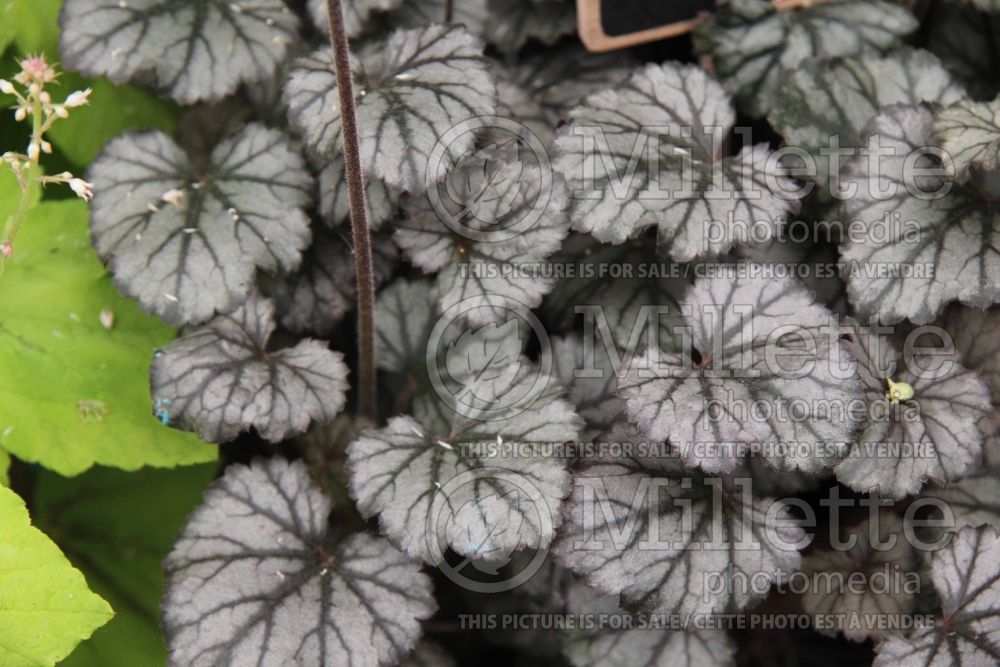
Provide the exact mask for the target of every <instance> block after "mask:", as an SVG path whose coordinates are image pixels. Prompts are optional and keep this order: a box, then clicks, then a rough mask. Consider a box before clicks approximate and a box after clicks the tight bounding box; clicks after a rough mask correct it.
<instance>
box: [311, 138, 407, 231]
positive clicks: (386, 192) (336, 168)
mask: <svg viewBox="0 0 1000 667" xmlns="http://www.w3.org/2000/svg"><path fill="white" fill-rule="evenodd" d="M318 180H319V213H320V217H321V218H322V219H323V222H325V223H327V224H328V225H339V224H341V223H343V222H344V221H345V220H349V219H350V215H351V208H350V202H349V201H348V198H347V179H346V178H345V176H344V156H343V155H335V156H333V157H332V158H329V160H328V161H327V162H326V166H325V167H323V169H322V171H320V172H319V179H318ZM365 201H366V202H367V203H368V225H369V226H370V227H371V228H372V229H378V228H379V227H381V226H382V223H384V222H385V221H387V220H390V219H392V217H393V216H395V215H396V211H397V209H398V203H399V194H398V193H397V192H396V191H394V190H392V189H391V188H388V187H386V185H385V183H383V182H382V181H381V180H380V179H378V178H371V177H369V178H367V179H365Z"/></svg>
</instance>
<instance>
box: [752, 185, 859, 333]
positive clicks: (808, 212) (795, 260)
mask: <svg viewBox="0 0 1000 667" xmlns="http://www.w3.org/2000/svg"><path fill="white" fill-rule="evenodd" d="M812 201H813V202H817V201H819V198H818V197H817V198H816V199H813V200H812ZM839 214H840V207H839V206H836V205H826V206H816V205H812V206H808V205H807V207H806V209H805V210H803V211H802V213H801V214H800V215H799V216H797V217H795V218H793V219H792V220H790V221H789V224H788V226H787V227H786V228H785V231H784V233H783V234H782V235H781V238H779V239H777V240H776V241H774V242H773V243H771V245H768V246H763V247H760V246H757V247H753V246H751V247H746V248H741V249H740V251H739V253H738V254H739V256H740V257H743V258H745V259H748V260H750V261H752V262H756V263H758V264H766V265H771V266H773V267H775V268H774V271H775V274H776V275H792V276H797V277H798V278H799V279H800V280H801V281H802V282H803V284H805V286H806V287H808V288H809V290H810V291H811V292H812V293H813V294H814V295H815V296H816V300H817V301H818V302H820V303H821V304H823V305H824V306H826V307H827V308H829V309H830V310H831V311H833V312H834V313H836V314H838V315H848V314H849V313H850V311H851V306H850V303H849V302H848V300H847V285H846V284H845V282H844V278H843V276H844V275H845V267H844V266H843V265H842V264H841V263H840V255H839V253H838V251H837V245H838V244H839V243H840V240H841V238H842V235H841V234H840V232H841V231H842V230H843V229H847V228H848V225H845V224H844V222H845V221H844V220H842V218H841V216H840V215H839Z"/></svg>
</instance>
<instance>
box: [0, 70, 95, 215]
mask: <svg viewBox="0 0 1000 667" xmlns="http://www.w3.org/2000/svg"><path fill="white" fill-rule="evenodd" d="M20 64H21V71H20V72H18V73H17V75H15V76H14V82H10V81H7V80H6V79H0V93H4V94H7V95H13V96H14V97H15V98H16V99H17V105H16V106H15V107H14V118H15V119H16V120H17V121H19V122H20V121H26V120H29V119H30V121H31V122H32V133H31V141H30V142H29V143H28V150H27V152H26V153H24V154H22V153H13V152H7V153H4V154H3V155H2V156H0V159H3V161H4V162H6V163H7V164H9V165H10V167H11V169H13V170H14V173H15V174H16V175H17V178H18V182H19V183H20V184H21V189H22V190H26V189H27V188H28V181H29V180H30V176H29V173H30V172H31V171H33V170H35V168H36V167H37V165H38V160H39V158H40V157H41V154H42V153H51V152H52V144H50V143H49V142H48V141H46V140H45V133H46V132H48V131H49V129H50V128H51V127H52V125H53V124H54V123H55V122H56V121H57V120H59V119H61V118H68V117H69V113H70V109H74V108H76V107H82V106H84V105H85V104H87V103H88V102H89V101H90V89H89V88H87V89H85V90H77V91H74V92H72V93H70V94H69V96H68V97H67V98H66V99H65V100H64V101H63V102H62V103H61V104H56V103H53V101H52V96H51V95H50V94H49V93H48V91H46V90H45V86H46V84H49V83H52V82H54V81H55V80H56V78H57V76H58V74H57V73H56V70H55V68H54V67H53V66H52V65H50V64H49V63H48V62H46V60H45V56H44V55H39V56H32V57H30V58H25V59H24V60H22V61H21V63H20ZM14 83H17V84H20V89H19V88H18V86H16V85H14ZM37 178H38V181H39V182H40V183H42V184H48V183H67V184H68V185H69V187H70V188H71V189H72V190H73V192H75V193H76V194H77V195H78V196H80V197H82V198H83V199H85V200H88V201H89V200H90V198H91V196H92V195H93V190H92V186H91V184H90V183H87V182H86V181H84V180H83V179H81V178H75V177H74V176H73V174H71V173H69V172H63V173H61V174H58V175H56V176H42V175H41V174H38V175H37Z"/></svg>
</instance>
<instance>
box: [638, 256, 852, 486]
mask: <svg viewBox="0 0 1000 667" xmlns="http://www.w3.org/2000/svg"><path fill="white" fill-rule="evenodd" d="M727 268H728V269H730V270H729V271H719V272H717V273H716V274H715V275H713V276H711V277H705V278H701V279H699V280H698V281H696V282H695V284H694V286H693V287H691V288H690V289H689V290H688V293H687V295H686V297H685V298H684V301H683V303H682V306H683V307H684V322H685V325H684V334H685V336H686V337H687V340H688V341H690V342H689V344H690V345H692V346H693V350H683V351H681V352H680V353H667V352H663V351H662V350H660V349H659V348H656V347H650V348H649V349H647V350H646V351H645V352H644V353H642V354H640V355H638V356H637V357H636V358H635V359H632V360H631V361H630V362H629V363H628V366H627V367H626V368H624V369H623V374H622V375H621V377H620V379H619V394H620V395H621V396H622V397H623V398H624V399H625V405H626V410H627V412H628V416H629V419H631V420H632V421H633V422H634V423H636V424H637V425H638V427H639V430H640V431H641V432H642V433H643V434H644V435H645V436H646V437H647V438H650V439H652V440H654V441H663V440H669V441H670V443H671V444H672V445H673V446H674V448H675V449H676V451H677V452H678V453H679V455H680V456H681V457H682V458H683V460H684V461H685V462H686V463H687V464H688V465H692V466H699V467H701V468H702V469H704V470H706V471H709V472H732V471H733V470H734V469H735V468H736V466H737V465H738V464H739V462H740V460H741V459H742V458H743V455H744V454H745V453H746V452H747V451H749V450H750V449H751V447H755V448H760V449H761V452H762V455H763V457H764V459H765V460H766V461H767V462H768V463H769V464H771V465H772V466H773V467H775V468H777V469H778V470H782V471H787V470H802V471H804V472H809V473H817V472H821V471H823V470H825V469H827V468H829V467H830V466H832V465H833V464H834V463H836V462H837V461H839V460H840V459H841V458H842V457H843V455H844V454H845V453H846V452H847V443H848V442H849V441H850V439H851V436H852V434H853V431H854V429H855V426H856V420H857V419H858V417H857V415H855V414H852V413H851V412H850V411H847V410H845V409H844V408H845V406H847V405H849V404H850V403H851V402H852V401H856V400H858V399H859V398H860V395H861V387H860V383H859V382H858V381H857V380H856V379H852V378H851V371H852V369H851V364H850V357H849V355H848V354H847V353H846V351H845V350H844V347H843V343H841V342H840V341H839V340H837V337H836V334H835V331H833V330H829V329H827V327H830V325H831V317H832V315H831V313H830V312H829V311H828V310H827V309H826V308H824V307H823V306H820V305H818V304H816V303H815V302H814V301H813V297H812V295H811V294H809V292H808V290H806V289H805V287H804V286H803V285H802V284H801V283H799V282H798V281H796V280H794V279H791V278H779V279H773V278H770V277H768V276H767V275H766V274H765V273H764V272H763V267H761V266H760V265H756V264H751V263H740V264H733V265H728V267H727V265H720V269H727ZM788 443H794V446H787V445H788Z"/></svg>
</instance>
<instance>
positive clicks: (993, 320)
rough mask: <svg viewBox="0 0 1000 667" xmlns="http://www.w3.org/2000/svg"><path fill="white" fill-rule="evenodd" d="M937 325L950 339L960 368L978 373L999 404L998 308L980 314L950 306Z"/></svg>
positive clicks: (954, 305) (962, 307)
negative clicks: (959, 362)
mask: <svg viewBox="0 0 1000 667" xmlns="http://www.w3.org/2000/svg"><path fill="white" fill-rule="evenodd" d="M938 324H939V325H940V326H941V327H942V328H943V329H944V330H945V331H946V332H947V333H948V334H949V335H950V336H951V342H952V344H953V345H954V346H955V349H956V350H957V351H958V354H959V356H960V358H961V360H962V365H963V366H965V367H966V368H971V369H973V370H976V371H979V372H980V374H982V376H983V379H985V380H986V381H987V382H988V383H989V385H990V389H991V390H992V393H993V400H994V402H996V403H1000V337H998V336H997V335H996V332H997V331H998V330H1000V306H994V307H992V308H987V309H986V310H979V309H978V308H969V307H967V306H962V305H960V304H957V303H956V304H952V305H950V306H948V308H947V309H946V310H945V311H944V315H943V316H942V317H941V319H940V320H939V321H938Z"/></svg>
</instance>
